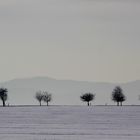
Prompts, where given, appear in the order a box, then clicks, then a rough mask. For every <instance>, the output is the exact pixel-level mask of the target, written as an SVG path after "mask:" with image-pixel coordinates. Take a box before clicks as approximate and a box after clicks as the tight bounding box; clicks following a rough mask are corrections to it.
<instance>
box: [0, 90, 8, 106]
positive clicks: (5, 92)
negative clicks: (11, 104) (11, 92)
mask: <svg viewBox="0 0 140 140" xmlns="http://www.w3.org/2000/svg"><path fill="white" fill-rule="evenodd" d="M7 98H8V90H7V89H6V88H0V99H1V100H2V103H3V106H6V104H5V101H6V100H7Z"/></svg>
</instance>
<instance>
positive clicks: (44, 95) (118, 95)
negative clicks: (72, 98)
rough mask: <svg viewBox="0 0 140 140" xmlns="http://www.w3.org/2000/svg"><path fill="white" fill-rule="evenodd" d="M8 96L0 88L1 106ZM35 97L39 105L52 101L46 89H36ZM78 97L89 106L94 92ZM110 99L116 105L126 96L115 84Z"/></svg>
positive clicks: (120, 103) (6, 91) (3, 89)
mask: <svg viewBox="0 0 140 140" xmlns="http://www.w3.org/2000/svg"><path fill="white" fill-rule="evenodd" d="M7 98H8V90H7V89H6V88H0V99H1V100H2V103H3V106H6V104H5V102H6V100H7ZM35 98H36V99H37V101H38V102H39V104H40V106H41V104H42V101H43V102H45V103H46V104H47V106H48V105H49V102H51V101H52V94H50V93H48V92H47V91H38V92H36V95H35ZM80 99H81V100H82V101H83V102H87V105H88V106H89V105H90V104H91V101H93V100H94V99H95V94H92V93H90V92H89V93H85V94H83V95H81V96H80ZM111 99H112V100H113V101H114V102H117V106H119V105H121V106H122V103H123V102H124V101H125V100H126V97H125V95H124V93H123V90H122V88H121V87H119V86H117V87H115V88H114V90H113V92H112V95H111Z"/></svg>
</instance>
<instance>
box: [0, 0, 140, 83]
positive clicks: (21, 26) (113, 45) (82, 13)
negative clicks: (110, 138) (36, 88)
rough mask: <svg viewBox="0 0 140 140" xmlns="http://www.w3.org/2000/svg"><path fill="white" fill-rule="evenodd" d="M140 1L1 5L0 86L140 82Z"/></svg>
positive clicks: (12, 1) (16, 0)
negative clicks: (45, 81) (23, 81)
mask: <svg viewBox="0 0 140 140" xmlns="http://www.w3.org/2000/svg"><path fill="white" fill-rule="evenodd" d="M139 7H140V1H138V0H133V1H131V0H119V1H117V0H106V1H104V0H90V1H89V0H1V2H0V19H1V22H0V64H1V72H0V82H3V81H8V80H11V79H15V78H25V77H36V76H45V77H46V76H49V77H53V78H55V79H70V80H78V81H95V82H111V83H126V82H129V81H135V80H139V79H140V63H139V60H140V55H139V54H140V47H139V46H140V39H139V36H140V28H139V25H140V17H139V15H140V8H139Z"/></svg>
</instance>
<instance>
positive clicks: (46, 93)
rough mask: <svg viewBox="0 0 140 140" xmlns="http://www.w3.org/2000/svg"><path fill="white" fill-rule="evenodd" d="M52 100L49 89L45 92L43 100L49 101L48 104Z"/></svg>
mask: <svg viewBox="0 0 140 140" xmlns="http://www.w3.org/2000/svg"><path fill="white" fill-rule="evenodd" d="M51 100H52V95H51V94H49V93H48V92H47V91H44V92H43V101H44V102H46V103H47V106H48V105H49V102H51Z"/></svg>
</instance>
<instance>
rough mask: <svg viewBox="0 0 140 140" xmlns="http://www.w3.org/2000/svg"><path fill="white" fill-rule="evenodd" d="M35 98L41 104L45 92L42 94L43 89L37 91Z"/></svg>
mask: <svg viewBox="0 0 140 140" xmlns="http://www.w3.org/2000/svg"><path fill="white" fill-rule="evenodd" d="M35 98H36V99H37V100H38V101H39V104H40V106H41V102H42V100H43V94H42V92H41V91H37V92H36V95H35Z"/></svg>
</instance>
